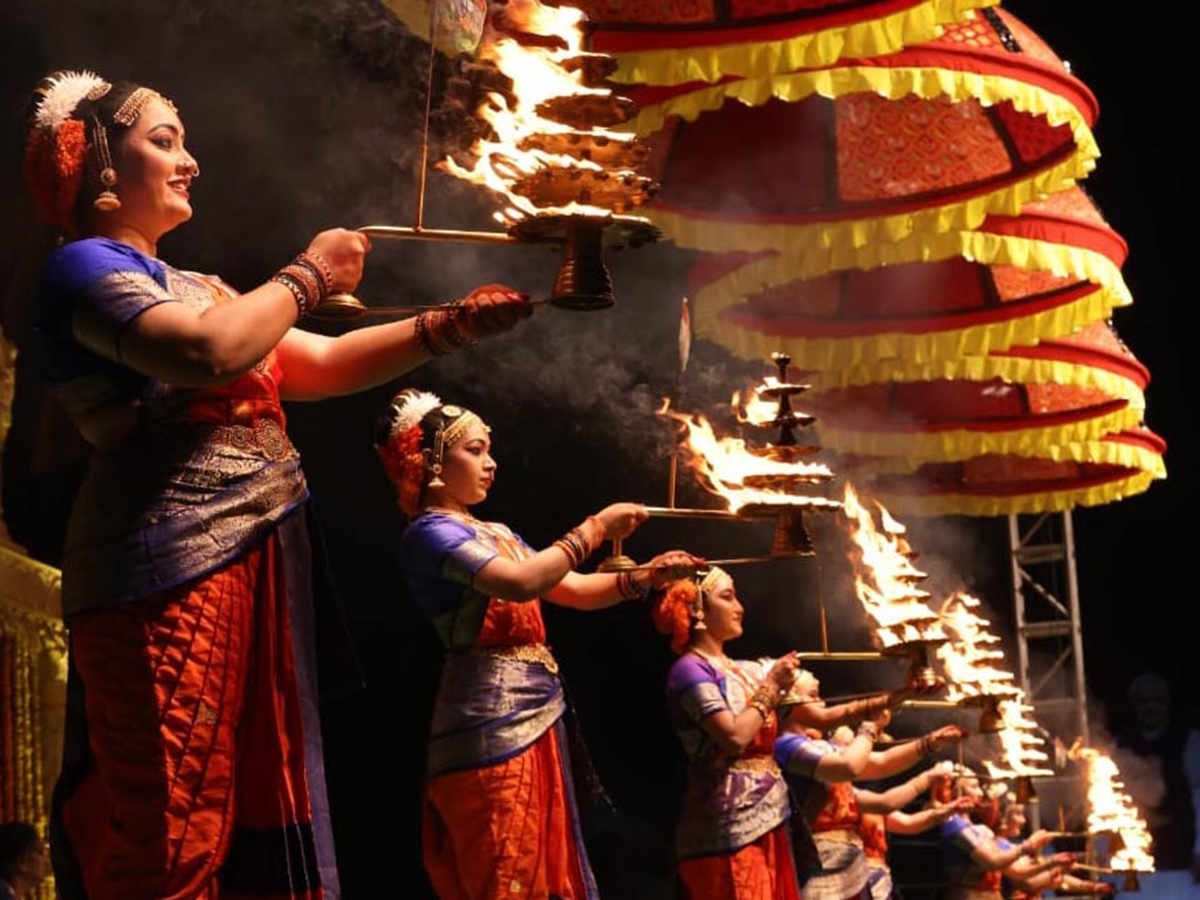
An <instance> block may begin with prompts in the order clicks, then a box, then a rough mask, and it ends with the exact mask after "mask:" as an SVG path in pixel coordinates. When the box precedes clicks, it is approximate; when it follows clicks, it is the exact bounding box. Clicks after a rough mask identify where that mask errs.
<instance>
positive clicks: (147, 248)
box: [25, 72, 528, 900]
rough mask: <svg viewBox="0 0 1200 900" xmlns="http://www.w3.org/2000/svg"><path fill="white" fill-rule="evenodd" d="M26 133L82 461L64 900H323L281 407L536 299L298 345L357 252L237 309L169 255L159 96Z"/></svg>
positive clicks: (172, 179)
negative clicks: (160, 250) (84, 445)
mask: <svg viewBox="0 0 1200 900" xmlns="http://www.w3.org/2000/svg"><path fill="white" fill-rule="evenodd" d="M28 129H29V130H28V136H27V141H26V149H25V171H26V179H27V182H28V185H29V188H30V191H31V193H32V195H33V197H34V200H35V202H36V204H37V206H38V208H39V211H40V212H41V213H42V215H43V217H44V218H45V220H46V222H47V224H48V225H49V226H51V227H52V228H53V229H55V230H56V231H57V232H58V233H59V235H60V236H61V237H62V238H63V240H64V243H63V245H62V246H60V247H59V249H57V250H56V251H55V252H54V253H53V254H51V256H50V258H49V260H48V261H47V264H46V268H45V273H44V277H43V282H42V287H41V292H40V296H39V301H38V304H39V306H38V315H37V321H38V327H39V330H40V331H41V334H42V337H43V340H44V344H45V359H46V378H47V381H48V383H49V385H50V386H51V389H52V390H53V392H54V393H55V394H56V395H57V397H58V399H59V400H60V401H61V402H62V403H63V404H64V406H65V407H66V409H67V411H68V413H69V414H70V415H71V417H72V419H73V420H74V422H75V424H76V426H77V427H78V428H79V430H80V431H81V432H82V434H83V436H84V437H85V438H86V439H87V440H88V441H89V442H90V443H91V444H93V445H94V448H95V449H94V452H93V454H92V458H91V461H90V466H89V470H88V473H87V476H86V477H85V479H84V483H83V486H82V488H81V489H80V493H79V495H78V497H77V499H76V503H75V506H74V509H73V511H72V515H71V521H70V525H69V528H68V535H67V541H66V546H65V549H64V554H63V581H62V598H63V612H64V615H65V616H66V619H67V623H68V626H69V629H70V650H71V653H70V665H71V671H70V677H69V686H68V703H67V718H68V726H67V734H66V743H65V754H64V763H63V770H62V775H61V778H60V780H59V784H58V787H57V789H56V791H55V804H54V807H55V808H54V817H53V819H54V823H53V826H52V832H53V833H52V844H53V855H54V864H55V875H56V880H57V884H58V889H59V891H60V896H62V897H64V898H67V900H82V898H87V900H151V898H153V900H160V898H171V900H190V898H201V897H203V898H215V897H217V896H220V897H221V898H222V900H231V898H238V897H245V896H257V897H266V896H269V897H274V898H304V900H313V898H325V900H330V898H336V897H337V896H338V894H339V890H338V879H337V869H336V866H335V862H334V857H333V842H332V834H331V829H330V823H329V811H328V804H327V803H326V800H325V783H324V772H323V763H322V755H321V740H320V730H319V723H318V720H317V697H316V687H315V684H316V682H315V672H314V667H315V660H314V656H315V653H314V644H313V622H314V610H313V607H312V593H313V592H312V564H311V557H310V555H309V542H308V533H307V526H306V521H305V514H304V505H305V501H306V499H307V497H308V489H307V486H306V484H305V480H304V475H303V473H302V471H301V469H300V460H299V456H298V455H297V453H296V450H295V448H294V447H293V446H292V444H291V442H290V441H289V440H288V438H287V435H286V433H285V431H284V424H285V423H284V415H283V410H282V408H281V406H280V399H281V398H283V399H293V400H316V399H320V398H323V397H327V396H332V395H338V394H344V393H349V392H352V391H357V390H362V389H365V388H367V387H371V386H373V385H376V384H379V383H382V382H385V381H387V380H390V379H391V378H393V377H395V376H396V375H399V374H400V373H402V372H404V371H406V370H408V369H411V368H412V367H414V366H416V365H418V364H420V363H421V362H423V361H425V360H426V359H428V358H429V357H430V356H431V355H433V354H435V353H439V352H445V351H446V350H447V349H448V348H450V347H451V346H463V345H465V344H467V343H469V342H471V341H473V340H474V339H475V338H476V337H479V336H481V335H483V334H486V333H488V332H489V331H495V330H502V329H505V328H510V327H512V326H513V325H514V324H515V323H516V322H517V320H518V319H519V318H522V317H523V316H524V315H527V314H528V304H527V303H526V302H525V300H524V298H522V297H520V296H518V295H516V294H513V293H512V292H510V291H507V290H504V289H487V290H481V291H477V292H476V293H475V294H473V295H472V296H471V297H469V298H467V300H466V302H465V303H464V304H463V305H462V307H461V309H462V312H456V313H454V314H453V315H451V314H449V313H447V312H445V311H439V312H436V313H426V314H425V318H418V319H417V320H413V319H409V320H406V321H403V322H396V323H391V324H386V325H380V326H376V327H373V328H364V329H361V330H358V331H355V332H352V333H349V334H347V335H344V336H342V337H338V338H326V337H322V336H320V335H316V334H311V333H309V332H305V331H301V330H299V329H296V328H293V325H294V324H295V323H296V321H297V319H298V318H300V317H301V316H302V315H303V314H304V313H305V312H306V311H307V310H309V309H311V308H313V307H314V306H316V305H317V304H319V303H320V302H322V300H323V299H324V298H325V297H326V296H327V295H328V294H329V293H330V292H332V291H342V290H351V289H353V288H354V287H355V286H356V285H357V284H358V281H359V279H360V277H361V275H362V267H363V260H364V256H365V254H366V252H367V251H368V249H369V244H368V242H367V240H366V238H365V237H363V236H362V235H359V234H356V233H353V232H350V231H345V230H342V229H335V230H332V231H326V232H322V233H321V234H319V235H317V236H316V237H315V238H314V239H313V240H312V242H311V243H310V244H309V246H308V248H307V250H306V251H305V252H304V253H302V254H301V255H300V256H298V257H297V258H296V259H295V260H294V261H293V262H292V263H291V264H289V265H287V266H285V267H284V268H283V269H281V270H280V271H279V272H278V273H277V274H276V275H275V276H274V277H273V278H272V279H271V280H270V281H269V282H268V283H266V284H264V285H262V286H260V287H257V288H255V289H254V290H251V291H248V292H247V293H244V294H239V293H238V292H236V291H235V290H233V289H232V288H230V287H229V286H228V285H226V284H225V283H224V282H222V281H221V280H220V279H217V278H215V277H211V276H205V275H198V274H195V273H191V272H184V271H181V270H179V269H176V268H174V267H172V266H170V265H168V264H167V263H165V262H163V261H161V260H160V259H158V258H157V253H156V251H157V245H158V241H159V239H160V238H161V237H162V236H163V235H164V234H166V233H167V232H169V231H171V230H172V229H174V228H175V227H176V226H178V225H180V224H182V223H183V222H186V221H187V220H188V219H189V218H191V215H192V207H191V189H192V187H193V186H194V183H195V181H196V179H197V177H198V176H199V166H198V165H197V163H196V160H195V159H194V158H193V157H192V155H191V154H190V153H189V152H188V151H187V149H186V148H185V143H184V142H185V132H184V126H183V122H182V121H181V120H180V118H179V115H178V113H177V112H176V110H175V107H174V105H173V104H171V103H170V101H168V100H167V99H166V98H164V97H163V96H162V95H160V94H159V93H157V92H156V91H153V90H151V89H150V88H147V87H142V86H138V85H135V84H129V83H118V84H110V83H109V82H107V81H105V80H104V79H102V78H100V77H98V76H96V75H94V74H92V73H89V72H59V73H55V74H54V75H52V76H49V77H48V78H47V79H45V80H44V81H43V83H42V84H41V85H39V87H38V89H37V92H36V94H35V96H34V98H33V102H32V105H31V116H30V121H29V124H28Z"/></svg>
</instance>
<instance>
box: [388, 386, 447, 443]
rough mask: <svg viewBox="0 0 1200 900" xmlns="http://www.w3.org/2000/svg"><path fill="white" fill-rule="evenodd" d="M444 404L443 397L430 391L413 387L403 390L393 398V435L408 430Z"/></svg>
mask: <svg viewBox="0 0 1200 900" xmlns="http://www.w3.org/2000/svg"><path fill="white" fill-rule="evenodd" d="M441 405H442V398H441V397H439V396H438V395H437V394H434V393H431V392H429V391H418V390H415V389H413V388H408V389H407V390H403V391H401V392H400V393H399V394H397V395H396V396H395V397H393V398H392V405H391V412H392V428H391V434H392V436H393V437H394V436H396V435H397V434H400V433H402V432H405V431H408V429H410V428H412V427H413V426H414V425H420V424H421V420H422V419H424V418H425V417H426V416H427V415H429V414H430V413H431V412H433V411H434V410H435V409H437V408H438V407H439V406H441Z"/></svg>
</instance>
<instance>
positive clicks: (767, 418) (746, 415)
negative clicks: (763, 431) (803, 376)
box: [733, 375, 783, 426]
mask: <svg viewBox="0 0 1200 900" xmlns="http://www.w3.org/2000/svg"><path fill="white" fill-rule="evenodd" d="M781 384H783V382H781V381H780V380H779V379H778V378H776V377H775V376H774V375H768V376H767V377H766V378H765V379H763V383H762V385H761V386H760V387H758V388H754V389H753V390H751V391H749V392H748V393H747V394H746V399H745V400H743V399H742V394H741V391H738V392H736V393H735V394H734V395H733V409H734V412H735V413H736V414H737V419H738V421H739V422H743V423H745V424H747V425H758V426H762V425H774V424H775V417H776V416H777V415H779V404H778V402H777V401H774V400H769V399H766V398H764V397H763V396H762V394H761V393H760V392H761V391H762V390H764V389H770V388H777V387H779V386H780V385H781Z"/></svg>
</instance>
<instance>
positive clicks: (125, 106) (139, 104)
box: [113, 87, 179, 128]
mask: <svg viewBox="0 0 1200 900" xmlns="http://www.w3.org/2000/svg"><path fill="white" fill-rule="evenodd" d="M156 97H157V98H158V99H159V100H161V101H162V102H163V103H165V104H166V105H167V108H168V109H170V110H171V112H173V113H175V114H178V113H179V110H177V109H176V108H175V104H174V103H172V102H171V101H170V100H168V99H167V98H166V97H164V96H163V95H162V94H160V93H159V92H158V91H156V90H154V89H153V88H148V87H140V88H137V89H136V90H135V91H134V92H133V93H132V94H130V95H129V96H128V97H126V98H125V102H124V103H122V104H121V106H120V108H119V109H118V110H117V111H116V112H115V113H114V114H113V121H114V122H117V123H119V124H121V125H124V126H125V127H126V128H129V127H130V126H131V125H133V123H134V122H136V121H137V118H138V116H140V115H141V114H142V110H143V109H145V107H146V104H147V103H149V102H150V101H151V100H152V99H154V98H156Z"/></svg>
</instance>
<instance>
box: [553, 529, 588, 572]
mask: <svg viewBox="0 0 1200 900" xmlns="http://www.w3.org/2000/svg"><path fill="white" fill-rule="evenodd" d="M554 546H555V547H558V548H559V549H560V550H562V551H563V553H565V554H567V561H568V562H569V563H570V564H571V568H572V569H577V568H579V566H581V565H582V564H583V561H584V560H585V559H587V555H586V554H585V553H584V548H583V547H582V546H580V544H579V541H578V540H576V538H575V536H574V534H572V533H571V532H567V533H566V534H564V535H563V536H562V537H560V538H559V539H558V540H557V541H555V542H554Z"/></svg>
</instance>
